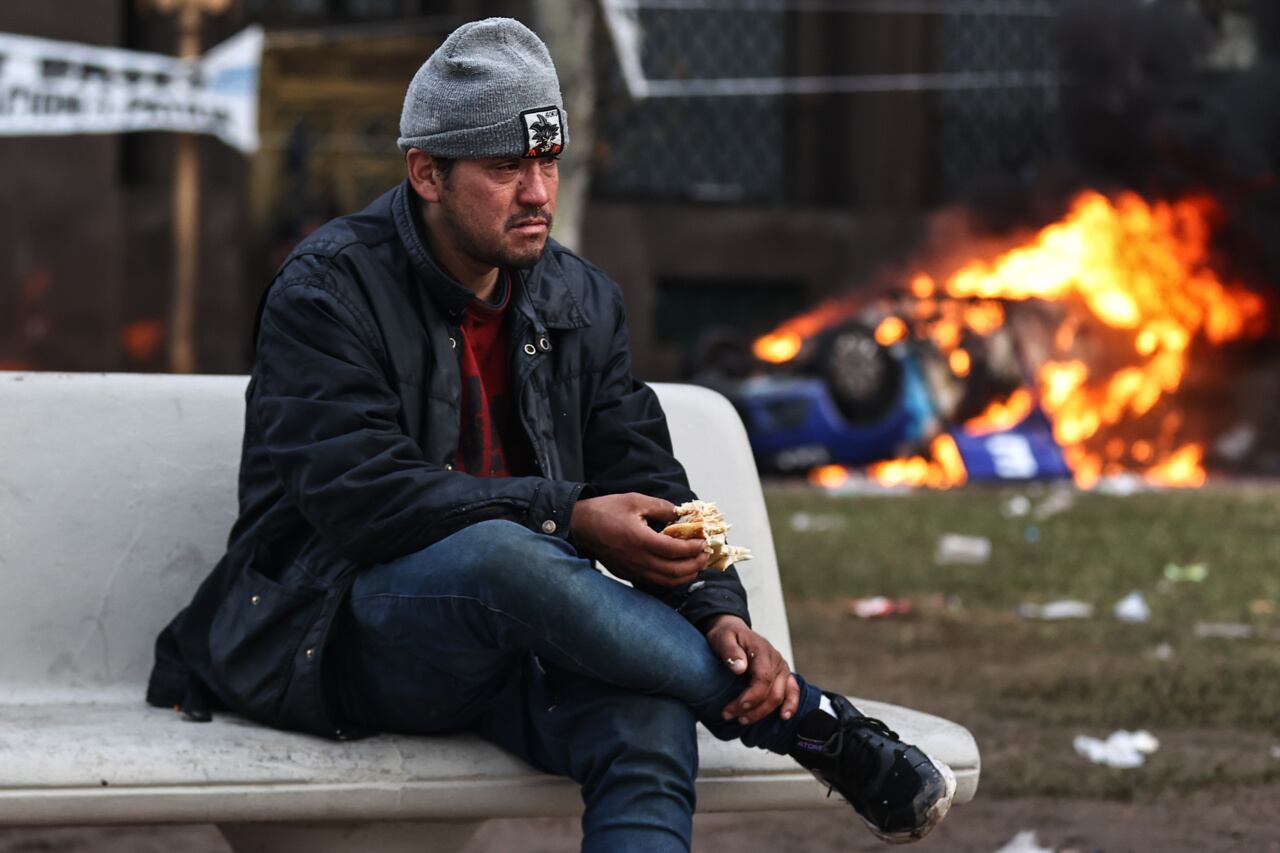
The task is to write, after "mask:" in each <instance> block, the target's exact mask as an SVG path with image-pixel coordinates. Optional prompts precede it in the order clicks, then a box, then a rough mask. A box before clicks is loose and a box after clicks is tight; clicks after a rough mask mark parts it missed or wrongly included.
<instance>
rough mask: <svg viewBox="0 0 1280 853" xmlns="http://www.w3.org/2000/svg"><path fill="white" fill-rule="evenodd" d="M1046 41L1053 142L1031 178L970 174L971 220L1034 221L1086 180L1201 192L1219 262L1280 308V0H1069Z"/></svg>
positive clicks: (1092, 184)
mask: <svg viewBox="0 0 1280 853" xmlns="http://www.w3.org/2000/svg"><path fill="white" fill-rule="evenodd" d="M1214 10H1216V11H1214ZM1054 43H1055V44H1056V46H1057V50H1058V63H1059V68H1060V70H1061V73H1062V77H1063V79H1064V81H1065V82H1064V83H1063V85H1062V87H1061V90H1060V101H1059V103H1060V109H1061V123H1062V137H1061V144H1060V147H1059V148H1058V150H1057V151H1056V152H1054V153H1053V154H1052V155H1051V157H1050V158H1049V160H1048V161H1047V162H1044V163H1041V164H1040V165H1039V167H1038V168H1037V169H1036V170H1035V173H1034V178H1033V179H1032V180H1030V181H1027V180H1022V179H1019V177H1015V176H1008V175H1005V176H986V177H984V178H981V179H978V180H976V181H975V182H974V183H973V184H972V185H971V186H970V187H969V188H968V190H967V192H966V193H965V197H964V202H965V207H966V208H967V209H968V210H969V211H970V218H971V222H970V225H971V226H972V227H974V228H975V229H976V230H978V231H987V232H996V233H1000V232H1005V231H1008V230H1010V229H1011V228H1012V227H1013V226H1022V227H1025V226H1027V225H1028V224H1035V225H1040V224H1044V223H1047V222H1049V221H1051V220H1053V219H1056V218H1057V217H1058V216H1060V215H1061V214H1062V212H1063V210H1065V207H1066V203H1067V200H1068V199H1069V198H1071V197H1072V196H1074V195H1075V194H1076V193H1077V192H1079V191H1080V190H1082V189H1086V188H1091V189H1099V190H1103V191H1119V190H1126V189H1129V190H1136V191H1137V192H1139V193H1141V194H1142V195H1144V196H1146V197H1148V198H1176V197H1179V196H1184V195H1187V194H1191V193H1205V194H1208V195H1211V196H1212V197H1213V198H1215V199H1216V200H1217V201H1218V202H1219V204H1221V205H1222V207H1223V213H1224V216H1223V223H1222V225H1223V230H1222V233H1221V234H1220V235H1219V237H1218V239H1217V241H1216V243H1215V249H1216V251H1217V253H1218V255H1219V256H1220V260H1221V262H1220V264H1218V266H1219V269H1220V271H1221V272H1223V273H1224V274H1226V275H1228V276H1230V277H1232V278H1237V279H1241V280H1244V281H1246V282H1248V283H1249V284H1250V285H1251V286H1253V287H1255V288H1258V289H1260V290H1264V291H1268V292H1270V293H1272V294H1274V295H1275V296H1276V297H1277V298H1276V299H1275V300H1273V301H1274V302H1275V303H1276V304H1278V305H1280V240H1276V239H1275V238H1274V235H1275V234H1277V233H1280V108H1278V107H1280V3H1277V2H1274V0H1254V2H1252V3H1249V2H1247V0H1234V2H1231V3H1223V2H1210V0H1203V2H1201V3H1200V4H1196V3H1192V2H1188V0H1073V2H1069V3H1063V4H1062V11H1061V13H1060V15H1059V17H1058V18H1057V21H1056V24H1055V29H1054Z"/></svg>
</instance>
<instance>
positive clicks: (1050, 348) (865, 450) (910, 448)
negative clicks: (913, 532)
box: [694, 192, 1267, 487]
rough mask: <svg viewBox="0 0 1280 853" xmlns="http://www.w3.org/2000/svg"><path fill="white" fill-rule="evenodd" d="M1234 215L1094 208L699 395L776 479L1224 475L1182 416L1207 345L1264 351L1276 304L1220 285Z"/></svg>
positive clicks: (1082, 479) (949, 480)
mask: <svg viewBox="0 0 1280 853" xmlns="http://www.w3.org/2000/svg"><path fill="white" fill-rule="evenodd" d="M1214 218H1215V207H1214V205H1213V203H1212V202H1211V201H1209V200H1208V199H1205V198H1194V197H1193V198H1182V199H1176V200H1172V201H1154V202H1148V201H1147V200H1145V199H1143V198H1141V197H1139V196H1137V195H1135V194H1133V193H1125V194H1121V195H1119V196H1117V197H1115V198H1108V197H1107V196H1104V195H1102V194H1100V193H1096V192H1085V193H1082V194H1081V195H1079V196H1078V197H1077V198H1076V199H1075V200H1074V201H1073V202H1072V204H1071V206H1070V209H1069V210H1068V212H1067V213H1066V215H1065V216H1064V217H1063V218H1062V219H1061V220H1059V221H1057V222H1055V223H1052V224H1050V225H1048V226H1046V227H1044V228H1042V229H1040V230H1039V231H1037V232H1035V233H1034V234H1031V235H1028V236H1027V237H1026V238H1025V239H1024V240H1022V241H1020V242H1018V243H1017V244H1015V245H1013V246H1012V247H1011V248H1008V249H1007V250H1005V251H1003V252H1001V253H998V254H996V255H995V256H994V257H991V258H975V259H972V260H970V261H968V262H966V263H964V264H962V265H961V266H959V267H958V268H956V269H954V270H952V271H950V272H949V273H948V274H946V275H944V276H938V277H936V278H935V277H934V276H932V275H930V274H926V273H920V274H917V275H915V276H914V277H913V278H912V279H911V280H910V281H909V283H908V284H907V285H906V286H905V287H902V288H900V289H897V290H894V291H891V292H888V293H879V294H875V295H868V296H852V297H847V298H844V299H837V300H833V301H830V302H827V303H824V304H823V305H820V306H818V307H817V308H815V309H814V310H812V311H809V312H806V313H804V314H802V315H800V316H798V317H794V318H792V319H790V320H788V321H786V322H784V323H782V324H781V325H780V326H779V327H778V328H776V329H775V330H773V331H772V332H770V333H769V334H767V335H764V336H762V337H760V338H758V339H756V340H755V341H754V342H751V343H750V348H749V353H746V352H744V347H745V344H743V343H742V342H738V343H736V344H735V343H734V342H732V341H730V340H728V339H723V338H722V339H720V340H718V341H715V342H713V344H712V345H708V346H707V348H706V350H705V351H704V354H705V355H706V356H707V357H706V358H705V359H703V360H702V362H701V363H702V364H703V365H705V367H704V369H703V370H702V371H700V373H699V374H698V375H696V376H695V377H694V378H695V379H696V380H697V381H702V382H704V383H706V384H709V385H712V386H713V387H717V388H719V389H720V390H722V391H724V392H725V393H726V394H727V395H728V396H729V397H730V399H732V400H733V401H734V403H735V405H736V406H737V408H738V410H739V411H740V413H741V414H742V416H743V420H744V422H745V423H746V425H747V431H748V434H749V436H750V438H751V442H752V447H753V449H754V450H755V453H756V457H757V461H758V463H759V465H760V466H761V468H762V469H764V470H769V471H783V472H788V471H803V470H808V471H812V472H815V473H816V475H817V476H818V477H830V476H839V471H838V470H835V471H833V470H832V469H829V468H824V467H823V466H831V465H841V466H862V465H870V467H869V468H868V474H869V475H870V476H872V477H874V478H875V479H877V480H880V481H881V482H885V483H890V484H910V485H931V486H950V485H958V484H960V483H963V482H965V480H966V479H970V478H972V479H989V478H1016V479H1027V478H1033V477H1057V476H1071V477H1073V478H1074V479H1075V481H1076V482H1077V483H1078V484H1080V485H1081V486H1085V487H1088V486H1091V485H1093V484H1094V483H1096V482H1097V480H1098V479H1099V478H1100V477H1101V476H1103V475H1106V474H1117V473H1123V472H1137V473H1141V474H1142V475H1143V476H1144V477H1146V478H1147V479H1148V480H1150V481H1153V482H1156V483H1160V484H1162V485H1195V484H1198V483H1199V482H1203V479H1204V477H1205V473H1204V468H1203V465H1202V460H1203V457H1204V444H1203V441H1201V440H1198V439H1197V437H1196V436H1193V435H1190V434H1189V433H1188V429H1187V418H1186V416H1185V413H1184V411H1183V409H1182V406H1181V404H1180V401H1179V398H1178V394H1177V392H1178V390H1179V388H1180V386H1181V385H1182V382H1183V378H1184V375H1185V374H1186V371H1187V367H1188V362H1189V359H1190V356H1191V353H1192V349H1193V347H1195V346H1205V345H1222V344H1226V343H1229V342H1232V341H1238V340H1243V339H1248V338H1253V337H1258V336H1260V335H1262V334H1263V333H1264V332H1265V330H1266V325H1267V324H1266V304H1265V302H1264V300H1263V299H1262V297H1261V296H1259V295H1258V294H1257V293H1255V292H1253V291H1251V290H1249V289H1248V288H1246V287H1244V286H1243V285H1242V284H1239V283H1236V282H1224V281H1223V280H1222V279H1221V278H1220V277H1219V275H1218V274H1217V273H1216V272H1215V270H1214V268H1213V264H1212V256H1211V251H1210V236H1211V233H1212V230H1213V222H1214Z"/></svg>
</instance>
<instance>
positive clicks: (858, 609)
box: [849, 595, 911, 619]
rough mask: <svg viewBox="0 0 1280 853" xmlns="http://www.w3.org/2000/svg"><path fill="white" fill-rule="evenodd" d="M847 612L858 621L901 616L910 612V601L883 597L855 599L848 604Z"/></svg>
mask: <svg viewBox="0 0 1280 853" xmlns="http://www.w3.org/2000/svg"><path fill="white" fill-rule="evenodd" d="M849 612H850V613H851V614H853V615H854V616H857V617H858V618H859V619H875V618H878V617H882V616H903V615H905V614H907V613H910V612H911V601H910V600H909V599H906V598H887V597H885V596H883V595H873V596H871V597H870V598H855V599H853V600H851V601H850V602H849Z"/></svg>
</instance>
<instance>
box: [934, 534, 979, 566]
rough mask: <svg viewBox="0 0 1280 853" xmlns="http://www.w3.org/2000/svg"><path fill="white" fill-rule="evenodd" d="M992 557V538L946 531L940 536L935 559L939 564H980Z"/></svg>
mask: <svg viewBox="0 0 1280 853" xmlns="http://www.w3.org/2000/svg"><path fill="white" fill-rule="evenodd" d="M990 559H991V540H990V539H988V538H987V537H985V536H965V535H964V534H961V533H944V534H943V535H941V536H939V537H938V546H937V548H936V549H935V550H934V552H933V561H934V562H935V563H936V564H938V565H939V566H946V565H952V564H960V565H970V566H980V565H982V564H983V563H986V562H988V561H989V560H990Z"/></svg>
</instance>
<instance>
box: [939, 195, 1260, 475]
mask: <svg viewBox="0 0 1280 853" xmlns="http://www.w3.org/2000/svg"><path fill="white" fill-rule="evenodd" d="M1213 213H1214V209H1213V206H1212V204H1211V203H1209V202H1207V201H1206V200H1204V199H1194V198H1192V199H1183V200H1180V201H1175V202H1156V203H1153V204H1149V203H1147V202H1146V201H1144V200H1143V199H1141V198H1139V197H1138V196H1136V195H1134V194H1132V193H1126V194H1124V195H1121V196H1120V197H1119V198H1118V199H1117V200H1116V201H1115V202H1114V203H1113V202H1111V201H1110V200H1109V199H1107V198H1106V197H1105V196H1102V195H1101V194H1099V193H1095V192H1086V193H1083V194H1081V195H1080V196H1079V197H1078V198H1077V199H1076V200H1075V202H1074V204H1073V205H1072V207H1071V211H1070V213H1069V214H1068V215H1067V216H1066V218H1065V219H1063V220H1062V221H1061V222H1057V223H1055V224H1053V225H1050V226H1049V227H1047V228H1045V229H1043V230H1042V231H1040V233H1039V234H1037V235H1036V237H1035V238H1034V239H1033V240H1032V241H1031V242H1030V243H1028V244H1026V245H1024V246H1020V247H1018V248H1016V249H1013V250H1012V251H1009V252H1007V253H1005V254H1004V255H1001V256H1000V257H998V258H996V259H995V260H993V261H989V262H987V261H977V260H975V261H971V262H969V263H968V264H966V265H965V266H964V267H962V268H961V269H960V270H959V271H958V272H956V273H955V274H954V275H953V276H951V277H950V278H948V279H947V281H946V282H945V284H944V290H945V292H946V293H947V294H948V295H949V296H952V297H954V298H966V297H981V298H985V299H994V298H999V299H1004V300H1024V299H1030V298H1039V299H1048V300H1055V301H1061V302H1066V303H1068V304H1071V303H1073V302H1074V303H1078V304H1080V305H1082V306H1083V308H1084V311H1085V312H1086V313H1085V315H1084V317H1083V321H1084V322H1089V320H1090V319H1092V320H1093V321H1095V322H1097V323H1100V324H1101V325H1102V326H1104V327H1107V328H1109V329H1111V330H1114V331H1117V332H1119V333H1121V334H1122V335H1124V334H1127V335H1128V336H1129V337H1130V338H1131V340H1132V345H1131V347H1132V349H1131V352H1133V353H1134V354H1135V355H1136V356H1137V358H1136V359H1133V360H1132V361H1131V363H1129V364H1127V365H1122V366H1118V367H1115V368H1113V369H1112V370H1111V371H1110V372H1109V373H1108V372H1104V371H1092V370H1090V368H1089V366H1088V365H1087V364H1086V363H1085V361H1083V360H1080V359H1072V360H1067V361H1049V362H1046V363H1045V364H1043V365H1041V367H1040V370H1039V375H1038V377H1037V390H1038V391H1039V394H1040V402H1041V404H1042V405H1043V406H1044V408H1045V411H1046V413H1047V414H1048V415H1049V417H1050V419H1051V420H1052V421H1053V424H1054V436H1055V438H1056V439H1057V440H1058V443H1059V444H1060V445H1062V447H1063V448H1064V449H1065V450H1066V451H1067V454H1068V458H1069V459H1072V460H1074V461H1073V467H1074V469H1075V471H1076V479H1077V481H1078V482H1080V483H1081V484H1082V485H1090V484H1092V482H1093V481H1095V480H1096V478H1097V477H1098V476H1099V474H1100V473H1101V472H1102V470H1103V465H1102V458H1103V455H1104V453H1105V449H1106V442H1105V441H1103V442H1102V443H1103V451H1102V452H1099V451H1098V450H1097V449H1095V448H1093V447H1092V446H1091V445H1092V443H1091V439H1094V438H1095V437H1098V436H1105V435H1108V434H1109V433H1110V431H1111V430H1112V429H1113V428H1115V427H1116V426H1117V425H1120V424H1130V425H1134V426H1135V428H1139V427H1140V424H1141V419H1142V417H1143V416H1144V415H1146V414H1148V413H1150V412H1152V411H1153V410H1154V409H1155V408H1156V407H1157V405H1158V404H1160V402H1161V401H1162V399H1164V398H1165V395H1167V394H1169V393H1170V392H1172V391H1176V390H1177V389H1178V387H1179V386H1180V385H1181V383H1182V378H1183V375H1184V373H1185V371H1186V364H1187V351H1188V349H1189V348H1190V346H1191V342H1192V341H1193V340H1194V339H1196V338H1197V337H1202V338H1204V339H1206V340H1208V341H1209V342H1210V343H1215V344H1216V343H1223V342H1225V341H1229V340H1233V339H1236V338H1240V337H1243V336H1245V335H1246V334H1257V333H1259V332H1260V331H1261V326H1262V323H1263V319H1264V318H1263V309H1264V305H1263V302H1262V299H1261V298H1260V297H1259V296H1258V295H1256V294H1254V293H1251V292H1249V291H1247V290H1245V289H1244V288H1243V287H1241V286H1239V285H1228V284H1224V283H1223V282H1222V281H1220V280H1219V278H1218V277H1217V275H1216V274H1215V273H1214V272H1213V270H1212V269H1211V268H1210V266H1209V261H1210V258H1209V232H1210V227H1209V225H1210V218H1211V216H1212V215H1213ZM1080 322H1081V320H1080V319H1076V318H1073V322H1072V324H1070V325H1068V324H1067V323H1064V324H1063V325H1062V326H1061V327H1060V328H1059V332H1058V335H1057V336H1056V343H1057V345H1058V347H1059V349H1060V350H1061V351H1070V350H1071V349H1072V347H1073V346H1074V342H1075V337H1076V331H1077V326H1078V324H1079V323H1080ZM1110 456H1111V458H1113V459H1117V460H1127V463H1126V464H1122V465H1120V466H1119V469H1120V470H1123V469H1124V468H1125V467H1139V468H1141V467H1143V466H1144V465H1150V467H1149V469H1148V471H1147V475H1148V479H1150V480H1151V481H1152V482H1156V483H1159V484H1160V485H1166V486H1174V485H1191V486H1194V485H1199V484H1200V483H1203V482H1204V478H1205V473H1204V468H1203V466H1202V464H1201V460H1202V459H1203V451H1202V450H1198V445H1187V446H1184V447H1182V448H1180V449H1178V450H1176V451H1173V452H1169V453H1166V454H1163V455H1158V454H1156V453H1153V448H1152V446H1151V444H1150V442H1142V440H1141V439H1139V440H1138V441H1137V442H1134V443H1133V445H1130V444H1129V443H1128V442H1125V443H1124V445H1123V446H1121V448H1120V450H1119V452H1116V451H1115V450H1113V451H1112V453H1111V454H1110Z"/></svg>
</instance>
